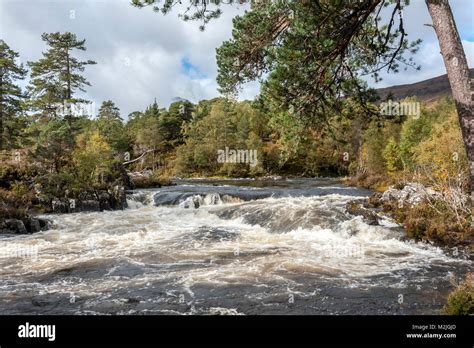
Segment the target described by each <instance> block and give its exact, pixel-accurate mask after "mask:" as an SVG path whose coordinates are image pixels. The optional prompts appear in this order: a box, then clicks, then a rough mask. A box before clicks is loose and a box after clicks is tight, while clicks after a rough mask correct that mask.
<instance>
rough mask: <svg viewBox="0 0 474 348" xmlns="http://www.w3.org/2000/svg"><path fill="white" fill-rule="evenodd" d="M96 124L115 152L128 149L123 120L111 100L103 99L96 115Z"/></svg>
mask: <svg viewBox="0 0 474 348" xmlns="http://www.w3.org/2000/svg"><path fill="white" fill-rule="evenodd" d="M97 126H98V128H99V132H100V134H101V135H102V136H103V137H104V138H105V139H106V141H107V142H108V144H109V145H110V146H111V147H112V149H114V150H115V151H116V152H124V151H126V150H127V149H128V139H127V137H126V134H125V133H124V131H123V128H124V126H123V120H122V117H120V109H119V108H118V107H117V106H116V105H115V104H114V102H113V101H111V100H107V101H104V102H103V103H102V105H101V107H100V109H99V114H98V116H97Z"/></svg>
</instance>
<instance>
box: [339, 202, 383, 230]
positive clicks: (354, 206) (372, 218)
mask: <svg viewBox="0 0 474 348" xmlns="http://www.w3.org/2000/svg"><path fill="white" fill-rule="evenodd" d="M346 211H347V212H348V213H349V214H351V215H356V216H362V218H363V220H364V222H365V223H367V224H368V225H378V224H379V216H378V215H377V213H376V212H374V211H373V210H370V209H368V208H366V207H365V206H364V202H360V201H350V202H348V203H347V204H346Z"/></svg>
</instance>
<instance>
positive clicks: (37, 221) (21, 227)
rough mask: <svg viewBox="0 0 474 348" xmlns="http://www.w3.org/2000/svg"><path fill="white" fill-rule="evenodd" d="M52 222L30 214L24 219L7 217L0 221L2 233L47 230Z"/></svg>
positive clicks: (26, 232) (28, 232)
mask: <svg viewBox="0 0 474 348" xmlns="http://www.w3.org/2000/svg"><path fill="white" fill-rule="evenodd" d="M49 225H50V222H49V221H48V220H45V219H41V218H36V217H32V216H28V217H26V218H23V219H21V220H20V219H6V220H4V221H3V222H0V233H4V234H30V233H35V232H40V231H45V230H47V229H48V228H49Z"/></svg>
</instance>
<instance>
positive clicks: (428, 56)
mask: <svg viewBox="0 0 474 348" xmlns="http://www.w3.org/2000/svg"><path fill="white" fill-rule="evenodd" d="M184 1H186V0H184ZM450 3H451V7H452V10H453V13H454V17H455V20H456V23H457V26H458V29H459V32H460V35H461V38H462V40H463V45H464V48H465V52H466V55H467V57H468V62H469V66H470V67H474V15H473V14H474V1H473V0H451V1H450ZM246 6H247V5H239V6H225V7H223V12H224V14H223V15H222V16H221V17H220V18H218V19H217V20H214V21H212V22H211V23H210V24H209V25H208V27H207V28H206V30H205V31H204V32H202V31H200V30H199V24H200V23H197V22H183V21H182V20H181V19H180V18H179V17H178V13H179V12H180V11H179V9H176V10H174V11H173V12H172V13H170V14H168V15H166V16H163V15H162V14H160V13H155V12H153V10H152V9H151V8H143V9H137V8H135V7H133V6H131V5H130V0H0V38H1V39H3V40H5V41H6V42H7V44H8V45H9V46H10V48H12V49H13V50H15V51H17V52H19V53H20V59H21V61H22V62H26V61H31V60H38V59H40V58H41V53H42V52H43V51H45V50H46V46H45V44H44V42H43V41H42V40H41V34H42V33H43V32H56V31H60V32H65V31H70V32H73V33H75V34H76V35H77V37H78V38H79V39H86V47H87V51H86V52H79V53H76V55H77V57H79V58H82V59H93V60H95V61H96V62H97V64H96V65H90V66H87V67H86V71H85V76H86V78H87V79H88V80H89V82H90V83H91V86H90V87H87V92H86V93H85V94H83V95H81V96H82V97H84V98H86V99H89V100H92V101H93V102H94V105H96V107H95V108H96V109H98V107H99V106H100V104H101V103H102V101H104V100H109V99H110V100H112V101H114V102H115V104H116V105H117V106H118V107H119V108H120V110H121V113H122V116H123V117H124V118H126V116H127V115H128V114H129V113H131V112H133V111H141V110H144V109H145V108H146V106H147V105H149V104H150V103H152V102H153V100H155V98H156V100H157V102H158V105H159V106H160V107H168V105H169V104H170V103H171V102H172V101H173V99H175V98H177V97H180V98H185V99H188V100H190V101H192V102H195V103H196V102H198V101H199V100H202V99H210V98H214V97H217V96H219V93H218V91H217V88H218V85H217V83H216V76H217V63H216V57H215V50H216V48H218V47H219V46H220V45H221V44H222V42H223V41H225V40H228V39H229V38H231V35H232V18H233V17H235V16H236V15H239V14H243V13H244V11H245V10H246V9H247V7H246ZM404 19H405V26H406V31H407V32H408V34H409V36H408V38H409V39H412V40H415V39H418V38H421V39H422V40H423V43H422V45H421V48H420V51H419V52H418V53H417V55H416V56H415V60H416V62H417V63H419V64H421V66H422V69H421V71H415V70H413V69H409V70H408V71H403V70H402V71H400V73H398V74H389V75H387V74H382V77H383V81H382V82H380V83H378V84H375V83H374V82H373V81H371V80H368V83H369V85H370V86H373V87H375V88H381V87H387V86H392V85H399V84H406V83H413V82H417V81H421V80H425V79H427V78H431V77H435V76H439V75H442V74H445V73H446V70H445V68H444V64H443V60H442V57H441V55H440V53H439V45H438V42H437V38H436V34H435V33H434V30H433V28H432V27H429V26H426V25H425V24H430V23H431V18H430V16H429V13H428V10H427V8H426V4H425V1H424V0H412V1H411V5H410V6H408V7H407V8H406V9H405V12H404ZM258 93H259V84H258V82H251V83H248V84H246V85H244V86H243V89H242V92H241V93H240V95H239V99H241V100H244V99H252V98H254V97H255V96H256V95H257V94H258Z"/></svg>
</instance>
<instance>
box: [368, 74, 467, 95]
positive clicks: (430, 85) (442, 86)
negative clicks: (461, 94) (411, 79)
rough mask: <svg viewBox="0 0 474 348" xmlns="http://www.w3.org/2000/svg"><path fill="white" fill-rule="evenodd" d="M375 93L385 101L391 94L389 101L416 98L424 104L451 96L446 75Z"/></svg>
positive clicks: (387, 88) (382, 89) (380, 89)
mask: <svg viewBox="0 0 474 348" xmlns="http://www.w3.org/2000/svg"><path fill="white" fill-rule="evenodd" d="M470 75H471V76H474V69H470ZM376 91H377V93H378V95H379V96H380V98H381V99H382V100H384V99H386V98H387V97H388V96H389V95H390V94H391V95H392V97H391V99H393V100H400V99H403V98H406V97H412V96H416V97H418V98H419V99H420V100H421V101H423V102H426V103H430V102H433V101H436V100H438V99H440V98H443V97H446V96H450V95H451V87H450V85H449V81H448V75H441V76H438V77H434V78H432V79H428V80H424V81H420V82H416V83H411V84H406V85H398V86H392V87H386V88H379V89H377V90H376Z"/></svg>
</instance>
